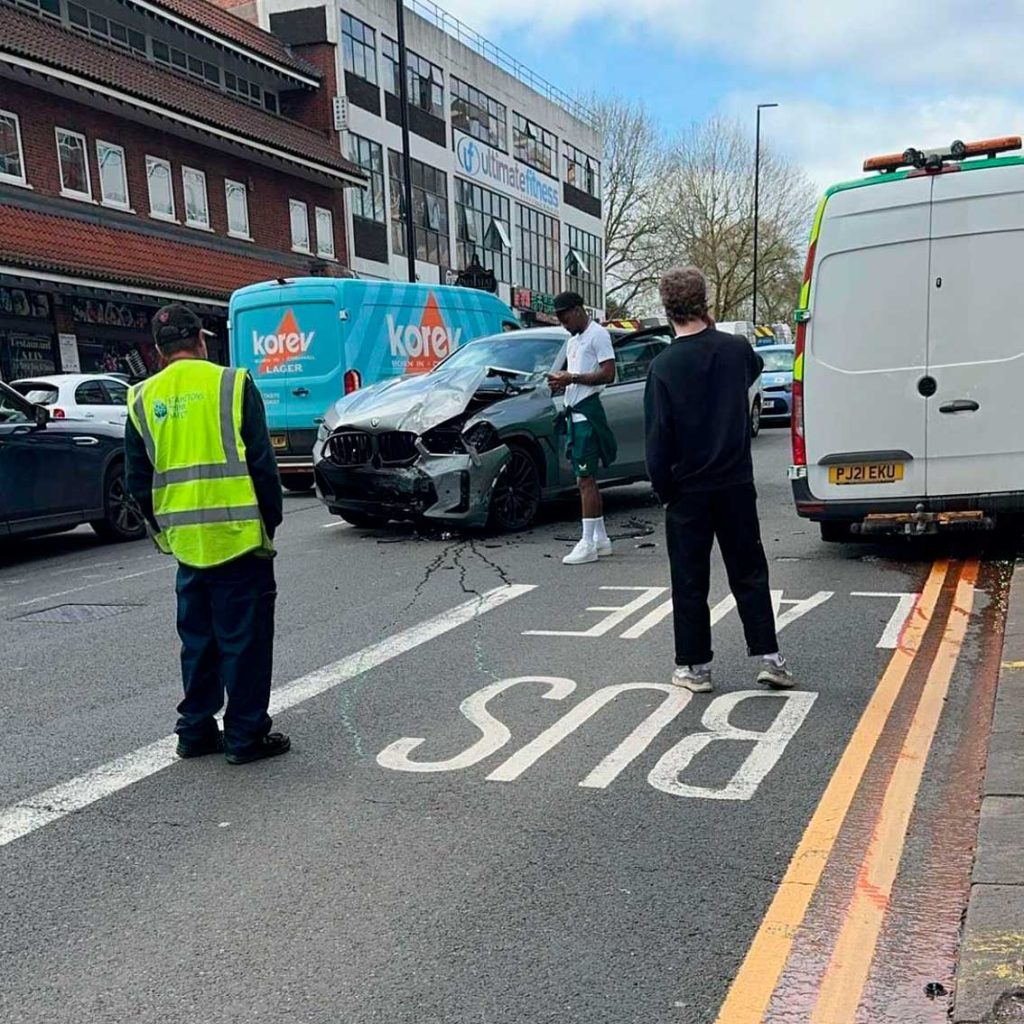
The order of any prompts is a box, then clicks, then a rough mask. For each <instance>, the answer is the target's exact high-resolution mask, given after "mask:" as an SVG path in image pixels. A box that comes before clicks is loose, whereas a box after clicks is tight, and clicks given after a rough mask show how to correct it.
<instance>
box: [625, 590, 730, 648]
mask: <svg viewBox="0 0 1024 1024" xmlns="http://www.w3.org/2000/svg"><path fill="white" fill-rule="evenodd" d="M735 607H736V598H735V597H733V596H732V594H726V595H725V597H723V598H722V600H721V601H719V602H718V604H716V605H715V606H714V608H712V609H711V625H712V626H714V625H716V624H717V623H719V622H720V621H721V620H722V619H724V618H725V617H726V615H728V614H729V612H731V611H732V610H733V608H735ZM671 614H672V598H669V599H668V600H667V601H666V602H665V603H664V604H659V605H658V607H657V608H655V609H654V611H651V612H648V613H647V614H646V615H645V616H644V617H643V618H642V619H641V620H640V621H639V622H635V623H634V624H633V625H632V626H630V627H629V629H627V630H626V632H625V633H623V634H622V636H621V638H620V639H622V640H638V639H639V638H640V637H642V636H643V635H644V633H646V632H647V631H648V630H650V629H653V628H654V627H655V626H657V625H658V623H659V622H662V621H663V620H664V619H667V618H668V617H669V616H670V615H671Z"/></svg>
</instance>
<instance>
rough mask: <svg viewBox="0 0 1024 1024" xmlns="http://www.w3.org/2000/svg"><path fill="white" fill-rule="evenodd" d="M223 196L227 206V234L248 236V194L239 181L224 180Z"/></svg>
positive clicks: (241, 236) (237, 236) (240, 236)
mask: <svg viewBox="0 0 1024 1024" xmlns="http://www.w3.org/2000/svg"><path fill="white" fill-rule="evenodd" d="M224 198H225V200H226V202H227V208H228V234H229V235H234V236H235V237H236V238H249V196H248V194H247V192H246V188H245V186H244V185H243V184H242V183H241V182H240V181H228V180H226V179H225V181H224Z"/></svg>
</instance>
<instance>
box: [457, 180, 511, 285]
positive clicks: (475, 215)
mask: <svg viewBox="0 0 1024 1024" xmlns="http://www.w3.org/2000/svg"><path fill="white" fill-rule="evenodd" d="M454 199H455V261H456V263H457V265H458V266H459V267H461V268H465V267H468V266H469V262H470V259H471V258H472V257H473V255H474V254H477V255H479V257H480V259H481V262H483V261H484V260H489V261H490V269H491V270H492V271H493V272H494V276H495V277H496V278H497V279H498V280H499V281H503V282H504V283H505V284H509V285H510V284H512V257H513V249H512V238H511V235H510V234H509V233H510V232H511V230H512V200H511V198H509V197H508V196H506V195H502V193H500V192H495V191H494V190H493V189H489V188H484V187H483V186H482V185H477V184H476V183H475V182H471V181H467V180H465V179H464V178H459V177H456V178H455V194H454ZM478 200H479V202H478ZM503 213H504V214H507V217H508V219H507V220H503V219H502V217H501V214H503ZM492 225H495V226H496V227H497V234H498V236H499V240H500V241H501V248H494V247H493V246H490V245H488V244H487V237H488V235H489V234H490V230H491V227H492ZM474 233H477V234H478V235H479V237H477V238H474V237H473V235H474Z"/></svg>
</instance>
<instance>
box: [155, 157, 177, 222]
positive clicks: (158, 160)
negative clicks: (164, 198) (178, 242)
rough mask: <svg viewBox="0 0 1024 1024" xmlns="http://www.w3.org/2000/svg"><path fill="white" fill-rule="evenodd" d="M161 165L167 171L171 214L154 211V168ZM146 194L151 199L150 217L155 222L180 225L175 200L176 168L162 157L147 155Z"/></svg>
mask: <svg viewBox="0 0 1024 1024" xmlns="http://www.w3.org/2000/svg"><path fill="white" fill-rule="evenodd" d="M156 165H159V166H160V167H163V168H164V169H165V170H166V171H167V194H168V196H169V197H170V200H171V212H170V213H164V212H163V211H156V210H154V209H153V167H154V166H156ZM146 192H147V195H148V198H149V215H150V217H152V218H153V220H163V221H167V223H169V224H180V223H181V222H180V221H179V220H178V209H177V203H176V202H175V199H174V168H173V167H172V166H171V161H170V160H168V159H166V158H165V157H162V156H150V155H149V153H147V154H146Z"/></svg>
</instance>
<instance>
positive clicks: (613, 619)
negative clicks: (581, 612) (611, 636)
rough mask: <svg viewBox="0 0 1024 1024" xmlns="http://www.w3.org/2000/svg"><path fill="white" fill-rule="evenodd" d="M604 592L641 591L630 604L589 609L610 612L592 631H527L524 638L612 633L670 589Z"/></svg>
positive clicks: (598, 606)
mask: <svg viewBox="0 0 1024 1024" xmlns="http://www.w3.org/2000/svg"><path fill="white" fill-rule="evenodd" d="M601 589H602V590H632V591H639V596H638V597H635V598H634V599H633V600H632V601H630V602H629V603H628V604H623V605H595V606H594V607H592V608H587V609H586V610H587V611H588V612H609V613H610V614H608V615H606V616H605V617H604V618H603V619H601V621H600V622H598V623H596V624H595V625H593V626H591V627H590V629H582V630H580V629H526V630H523V636H582V637H591V638H592V637H599V636H604V635H605V634H606V633H610V632H611V631H612V630H613V629H614V628H615V627H616V626H618V625H620V624H621V623H623V622H625V621H626V619H628V618H629V617H630V615H632V614H633V613H634V612H637V611H639V610H640V609H641V608H643V607H644V606H645V605H648V604H650V603H651V602H652V601H653V600H655V599H656V598H658V597H661V595H662V594H664V593H665V592H666V591H667V590H668V587H601Z"/></svg>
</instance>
